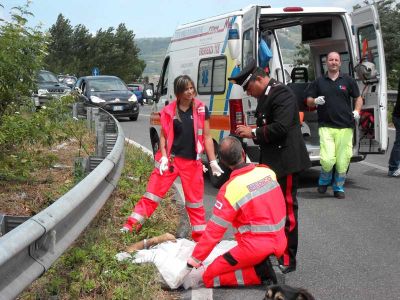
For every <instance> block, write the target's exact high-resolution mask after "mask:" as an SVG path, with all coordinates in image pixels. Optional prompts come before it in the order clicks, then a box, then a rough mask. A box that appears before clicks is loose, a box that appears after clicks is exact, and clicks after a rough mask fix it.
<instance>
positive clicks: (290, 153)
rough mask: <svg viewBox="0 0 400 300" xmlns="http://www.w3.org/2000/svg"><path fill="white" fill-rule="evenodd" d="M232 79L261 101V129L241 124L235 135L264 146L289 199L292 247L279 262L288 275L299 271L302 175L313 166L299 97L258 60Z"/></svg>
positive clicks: (262, 158)
mask: <svg viewBox="0 0 400 300" xmlns="http://www.w3.org/2000/svg"><path fill="white" fill-rule="evenodd" d="M229 80H231V81H234V82H235V83H236V84H239V85H241V86H242V87H243V89H244V91H246V92H247V94H248V95H250V96H252V97H255V98H257V99H258V101H257V108H256V118H257V123H256V124H257V127H256V128H251V127H249V126H245V125H239V126H238V127H237V129H236V132H235V133H236V134H237V135H238V136H240V137H242V138H252V139H253V140H254V143H255V144H258V145H259V146H260V163H261V164H266V165H268V166H269V167H270V168H271V169H272V170H273V171H274V172H275V173H276V176H277V178H278V182H279V185H280V186H281V188H282V191H283V194H284V196H285V200H286V210H287V211H286V227H285V232H286V236H287V239H288V245H287V248H286V250H285V254H284V255H283V256H282V257H281V259H280V260H279V263H280V268H281V270H282V272H283V273H288V272H291V271H294V270H296V254H297V245H298V222H297V211H298V204H297V187H298V176H299V175H298V174H299V172H300V171H302V170H305V169H307V168H309V167H310V166H311V162H310V158H309V155H308V152H307V148H306V146H305V144H304V140H303V135H302V133H301V128H300V120H299V108H298V106H297V100H296V96H295V95H294V94H293V92H292V91H291V90H290V89H289V88H288V87H287V86H286V85H284V84H282V83H280V82H278V81H276V80H275V79H273V78H270V77H269V76H268V75H267V74H266V73H265V71H264V70H263V69H261V68H259V67H257V64H256V62H255V61H254V60H252V61H251V62H249V64H248V65H247V66H246V67H245V68H244V69H243V70H242V71H241V72H240V73H239V74H238V75H237V76H235V77H233V78H229Z"/></svg>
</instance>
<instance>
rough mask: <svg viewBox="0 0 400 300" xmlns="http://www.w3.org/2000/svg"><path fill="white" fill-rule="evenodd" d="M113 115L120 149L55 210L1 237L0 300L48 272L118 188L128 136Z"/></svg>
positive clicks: (115, 149)
mask: <svg viewBox="0 0 400 300" xmlns="http://www.w3.org/2000/svg"><path fill="white" fill-rule="evenodd" d="M110 117H111V118H112V119H113V121H114V122H115V124H116V126H117V128H116V129H117V130H114V131H115V133H111V135H112V136H115V137H116V139H113V138H111V140H113V141H115V145H114V147H113V148H112V149H110V153H109V154H108V155H107V156H106V157H105V158H104V159H103V160H102V161H101V162H100V164H99V165H98V166H97V167H95V168H94V170H93V171H91V172H90V173H89V174H88V175H87V176H86V177H85V178H84V179H83V180H82V181H81V182H80V183H79V184H77V185H76V186H75V187H74V188H73V189H71V190H70V191H69V192H68V193H66V194H65V195H63V196H62V197H61V198H59V199H58V200H57V201H56V202H54V203H53V204H52V205H51V206H49V207H47V208H46V209H44V210H43V211H41V212H40V213H38V214H37V215H35V216H33V217H31V218H30V219H28V220H27V221H25V222H24V223H22V224H21V225H19V226H18V227H16V228H14V229H13V230H11V231H10V232H8V233H7V234H5V235H4V236H2V237H0V299H13V298H15V297H16V296H18V294H19V293H21V292H22V291H23V290H24V289H25V288H26V287H27V286H28V285H30V284H31V283H32V282H33V281H34V280H35V279H37V278H38V277H39V276H41V275H42V274H43V273H44V272H45V271H46V270H48V269H49V268H50V266H51V265H52V264H53V262H54V261H55V260H56V259H57V258H58V257H59V256H60V255H61V254H63V252H64V251H65V250H66V249H67V248H68V247H69V246H70V245H71V244H72V243H73V241H74V240H75V239H76V238H77V237H78V236H79V235H80V234H81V232H82V231H83V230H84V229H85V228H86V226H87V225H88V224H89V223H90V222H91V221H92V219H93V218H94V217H95V216H96V215H97V213H98V212H99V210H100V209H101V208H102V206H103V205H104V203H105V202H106V200H107V199H108V198H109V196H110V194H111V193H112V191H113V190H114V189H115V187H116V185H117V182H118V180H119V177H120V175H121V172H122V168H123V165H124V139H125V137H124V134H123V131H122V128H121V126H120V124H119V123H118V122H117V121H116V120H115V118H114V117H112V116H110ZM102 127H103V128H107V126H102ZM96 128H97V126H96ZM105 136H106V137H107V131H106V134H105ZM101 139H102V138H101ZM106 139H107V138H106ZM103 140H104V139H103ZM104 149H107V145H105V147H104ZM107 152H108V151H107Z"/></svg>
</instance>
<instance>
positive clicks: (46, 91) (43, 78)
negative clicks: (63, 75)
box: [32, 70, 71, 108]
mask: <svg viewBox="0 0 400 300" xmlns="http://www.w3.org/2000/svg"><path fill="white" fill-rule="evenodd" d="M36 87H37V89H36V90H35V91H34V92H33V94H32V100H33V102H34V104H35V106H36V108H40V107H42V106H43V105H45V104H46V103H47V102H48V101H50V100H51V99H54V98H58V97H60V96H63V95H67V94H69V93H70V92H71V88H69V87H68V86H67V85H65V84H63V83H60V82H59V81H58V79H57V77H56V75H54V74H53V73H52V72H50V71H46V70H41V71H39V72H38V74H37V76H36Z"/></svg>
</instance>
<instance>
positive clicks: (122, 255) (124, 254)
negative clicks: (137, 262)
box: [115, 252, 132, 261]
mask: <svg viewBox="0 0 400 300" xmlns="http://www.w3.org/2000/svg"><path fill="white" fill-rule="evenodd" d="M115 259H116V260H118V261H124V260H132V255H130V254H129V253H128V252H120V253H117V254H116V255H115Z"/></svg>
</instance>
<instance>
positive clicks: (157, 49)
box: [135, 37, 171, 76]
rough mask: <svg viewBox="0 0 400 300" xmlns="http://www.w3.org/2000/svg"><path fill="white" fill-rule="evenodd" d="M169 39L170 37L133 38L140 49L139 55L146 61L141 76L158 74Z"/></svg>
mask: <svg viewBox="0 0 400 300" xmlns="http://www.w3.org/2000/svg"><path fill="white" fill-rule="evenodd" d="M170 40H171V38H170V37H167V38H140V39H135V42H136V44H137V46H138V48H139V49H140V53H139V57H140V58H141V59H143V60H144V61H145V62H146V68H145V69H144V72H143V76H150V75H160V72H161V67H162V63H163V61H164V57H165V53H166V52H167V48H168V45H169V42H170Z"/></svg>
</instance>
